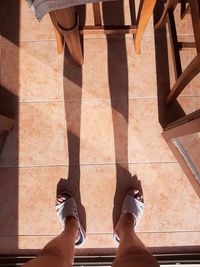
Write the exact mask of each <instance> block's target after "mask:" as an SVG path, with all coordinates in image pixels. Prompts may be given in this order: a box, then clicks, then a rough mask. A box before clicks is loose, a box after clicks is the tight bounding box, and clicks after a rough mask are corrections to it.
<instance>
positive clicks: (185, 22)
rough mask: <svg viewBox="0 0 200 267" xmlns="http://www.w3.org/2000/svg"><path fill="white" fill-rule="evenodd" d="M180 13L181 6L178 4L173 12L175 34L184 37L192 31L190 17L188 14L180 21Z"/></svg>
mask: <svg viewBox="0 0 200 267" xmlns="http://www.w3.org/2000/svg"><path fill="white" fill-rule="evenodd" d="M180 12H181V4H178V5H177V7H176V8H175V10H174V18H175V23H176V28H177V33H178V34H183V35H186V34H189V33H191V29H192V28H191V27H192V21H191V15H190V14H188V15H186V16H185V17H184V19H182V20H181V18H180Z"/></svg>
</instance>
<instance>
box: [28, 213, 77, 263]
mask: <svg viewBox="0 0 200 267" xmlns="http://www.w3.org/2000/svg"><path fill="white" fill-rule="evenodd" d="M77 233H78V225H77V221H76V219H75V218H73V217H68V218H67V219H66V220H65V228H64V231H63V232H62V233H61V234H60V235H59V236H57V237H56V238H54V239H53V240H51V241H50V242H49V243H48V244H47V245H46V246H45V247H44V248H43V250H42V251H41V252H40V254H39V256H38V257H37V258H35V259H33V260H31V261H29V262H27V263H26V264H25V265H24V267H71V266H72V264H73V260H74V246H75V241H76V238H77Z"/></svg>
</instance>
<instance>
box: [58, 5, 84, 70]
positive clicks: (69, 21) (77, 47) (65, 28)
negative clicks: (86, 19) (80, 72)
mask: <svg viewBox="0 0 200 267" xmlns="http://www.w3.org/2000/svg"><path fill="white" fill-rule="evenodd" d="M55 14H56V17H57V20H58V24H59V28H60V30H61V32H62V34H63V36H64V39H65V42H66V43H67V46H68V48H69V50H70V53H71V55H72V58H73V59H74V61H75V62H76V64H78V65H82V64H83V54H82V49H81V42H80V35H79V29H78V19H77V18H76V15H75V12H74V8H73V7H69V8H65V9H61V10H56V11H55Z"/></svg>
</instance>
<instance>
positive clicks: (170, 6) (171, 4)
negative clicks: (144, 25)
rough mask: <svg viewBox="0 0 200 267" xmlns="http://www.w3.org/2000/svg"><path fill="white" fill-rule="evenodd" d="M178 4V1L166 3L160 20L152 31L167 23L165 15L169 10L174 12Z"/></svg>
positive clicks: (168, 0)
mask: <svg viewBox="0 0 200 267" xmlns="http://www.w3.org/2000/svg"><path fill="white" fill-rule="evenodd" d="M177 4H178V0H167V3H166V5H165V8H164V11H163V13H162V15H161V18H160V19H159V21H158V22H157V23H156V25H155V26H154V30H157V29H159V28H162V27H163V26H164V25H165V24H166V22H167V13H168V11H169V10H170V9H172V10H174V9H175V7H176V5H177Z"/></svg>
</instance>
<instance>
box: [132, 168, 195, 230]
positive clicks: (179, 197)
mask: <svg viewBox="0 0 200 267" xmlns="http://www.w3.org/2000/svg"><path fill="white" fill-rule="evenodd" d="M130 172H136V174H137V177H138V179H139V180H140V181H141V184H142V189H143V194H144V201H145V211H144V216H143V217H142V219H141V222H140V224H139V225H138V227H137V228H136V229H137V231H139V232H158V233H159V232H161V233H162V232H171V231H173V232H179V231H183V232H184V231H199V230H200V224H199V222H200V215H199V205H200V200H199V198H198V196H197V195H196V193H195V191H194V189H193V188H192V187H191V184H190V182H189V180H188V179H187V177H186V176H185V175H184V173H183V171H182V170H181V168H180V166H179V165H178V164H177V163H169V164H165V163H163V164H161V163H160V164H134V165H130ZM183 207H184V208H183ZM191 218H193V219H192V220H191Z"/></svg>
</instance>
